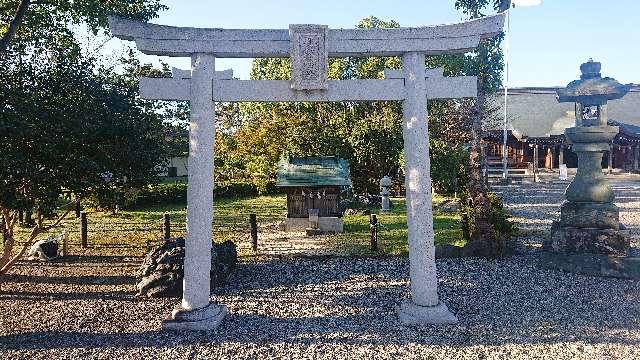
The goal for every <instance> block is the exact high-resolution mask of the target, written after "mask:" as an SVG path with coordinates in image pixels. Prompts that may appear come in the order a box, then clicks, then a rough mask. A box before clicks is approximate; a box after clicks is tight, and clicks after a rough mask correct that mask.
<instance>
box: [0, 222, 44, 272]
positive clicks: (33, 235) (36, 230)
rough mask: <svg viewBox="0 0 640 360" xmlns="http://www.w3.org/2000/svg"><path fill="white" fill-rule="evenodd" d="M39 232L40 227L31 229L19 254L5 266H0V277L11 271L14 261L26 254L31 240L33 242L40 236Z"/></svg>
mask: <svg viewBox="0 0 640 360" xmlns="http://www.w3.org/2000/svg"><path fill="white" fill-rule="evenodd" d="M41 232H42V228H41V227H40V225H36V226H34V227H33V230H31V233H30V234H29V239H27V242H26V243H25V244H24V246H23V247H22V249H20V252H19V253H18V254H16V255H15V256H14V257H13V258H12V259H11V260H9V261H8V262H7V263H6V264H4V266H2V269H0V275H4V274H6V273H7V271H9V269H11V267H12V266H13V264H15V263H16V261H18V260H19V259H20V258H21V257H22V255H24V253H25V252H27V249H29V248H30V247H31V244H32V243H33V240H35V238H36V237H37V236H38V235H40V233H41Z"/></svg>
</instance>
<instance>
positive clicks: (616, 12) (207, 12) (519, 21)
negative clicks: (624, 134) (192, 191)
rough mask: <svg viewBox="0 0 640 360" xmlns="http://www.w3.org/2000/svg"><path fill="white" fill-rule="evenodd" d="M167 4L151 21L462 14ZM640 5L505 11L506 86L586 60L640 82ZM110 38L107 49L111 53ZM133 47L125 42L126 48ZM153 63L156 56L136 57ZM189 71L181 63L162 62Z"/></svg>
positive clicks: (403, 2) (243, 63)
mask: <svg viewBox="0 0 640 360" xmlns="http://www.w3.org/2000/svg"><path fill="white" fill-rule="evenodd" d="M163 3H164V4H166V5H167V6H169V10H166V11H164V12H162V13H161V14H160V17H159V18H156V19H153V20H151V22H153V23H156V24H163V25H173V26H191V27H210V28H211V27H213V28H229V29H233V28H235V29H261V28H263V29H287V28H288V27H289V24H323V25H328V26H329V28H334V29H335V28H353V27H354V26H355V25H356V24H357V23H358V21H359V20H360V19H362V18H364V17H367V16H371V15H373V16H376V17H378V18H380V19H383V20H395V21H397V22H399V23H400V25H401V26H403V27H409V26H429V25H437V24H447V23H455V22H460V21H463V20H464V15H463V14H462V13H461V12H459V11H457V10H455V7H454V0H421V1H418V0H395V1H393V0H385V1H382V0H320V1H317V0H316V1H309V0H223V1H204V0H199V1H198V0H165V1H163ZM639 23H640V0H609V1H602V0H543V4H542V5H541V6H537V7H522V8H515V9H512V10H511V21H510V24H511V25H510V32H509V34H510V35H509V38H510V40H509V48H510V50H509V64H510V65H509V87H531V86H565V85H566V84H567V83H569V82H570V81H571V80H574V79H577V78H578V77H579V75H580V70H579V66H580V64H581V63H583V62H585V61H586V60H588V59H589V58H593V59H594V60H595V61H600V62H601V63H602V74H603V76H610V77H613V78H616V79H617V80H618V81H620V82H621V83H640V67H638V65H637V64H638V60H639V59H640V45H639V44H640V26H638V25H639ZM124 43H127V42H122V41H120V40H117V39H114V40H112V41H111V42H110V44H109V47H108V48H109V49H113V50H115V51H118V49H121V48H122V46H123V45H122V44H124ZM129 44H132V43H129ZM141 58H142V59H143V61H144V62H153V63H156V64H157V63H158V57H157V56H144V55H141ZM162 59H163V60H164V61H165V62H168V63H169V64H170V65H171V66H175V67H179V68H182V69H188V68H189V64H190V61H189V59H186V58H162ZM229 68H232V69H233V70H234V76H236V77H239V78H240V79H248V77H249V71H250V68H251V60H250V59H217V60H216V69H217V70H224V69H229Z"/></svg>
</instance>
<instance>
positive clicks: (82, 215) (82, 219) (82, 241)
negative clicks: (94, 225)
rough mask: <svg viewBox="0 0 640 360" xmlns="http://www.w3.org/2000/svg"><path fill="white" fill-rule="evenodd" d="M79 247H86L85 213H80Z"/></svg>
mask: <svg viewBox="0 0 640 360" xmlns="http://www.w3.org/2000/svg"><path fill="white" fill-rule="evenodd" d="M80 246H82V248H83V249H86V248H87V247H88V243H87V213H86V212H84V211H82V212H81V213H80Z"/></svg>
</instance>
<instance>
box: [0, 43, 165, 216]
mask: <svg viewBox="0 0 640 360" xmlns="http://www.w3.org/2000/svg"><path fill="white" fill-rule="evenodd" d="M71 51H73V49H71ZM58 52H59V54H56V55H55V56H52V57H46V56H32V57H31V58H30V60H29V61H21V60H20V59H17V58H4V59H2V60H1V64H2V68H3V69H5V71H3V72H2V73H0V102H1V103H2V104H3V106H2V107H0V154H1V155H2V156H0V179H1V180H0V208H5V209H17V208H31V207H37V208H40V209H41V210H46V209H48V208H50V207H52V206H54V205H55V202H56V201H57V199H58V197H59V195H60V194H61V192H62V191H63V190H66V191H71V192H73V193H75V194H78V195H80V196H84V195H87V194H90V193H101V192H105V191H109V189H111V188H113V187H117V186H124V184H126V186H139V185H142V184H146V183H148V182H149V181H151V180H153V178H154V175H155V170H156V167H157V165H158V164H161V163H162V162H163V148H162V143H163V128H162V123H161V121H160V119H159V118H158V117H157V116H156V115H155V114H154V113H153V112H151V111H148V109H146V108H145V107H143V106H141V104H140V103H139V102H138V99H137V91H136V90H135V89H132V88H131V87H129V86H127V85H126V84H125V83H123V82H121V81H117V78H115V77H111V76H106V74H102V75H96V73H94V67H93V63H92V60H91V59H83V58H79V57H77V56H76V54H75V53H71V54H70V55H69V56H60V55H65V51H64V49H58Z"/></svg>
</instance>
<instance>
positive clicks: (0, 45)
mask: <svg viewBox="0 0 640 360" xmlns="http://www.w3.org/2000/svg"><path fill="white" fill-rule="evenodd" d="M29 5H31V0H20V4H19V5H18V9H17V10H16V13H15V15H14V16H13V19H11V22H9V29H7V32H6V33H5V34H4V35H2V38H0V52H5V51H7V48H8V47H9V43H10V42H11V40H12V39H13V37H14V36H15V35H16V32H17V31H18V27H19V26H20V24H22V20H24V16H25V15H26V14H27V10H28V9H29Z"/></svg>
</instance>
